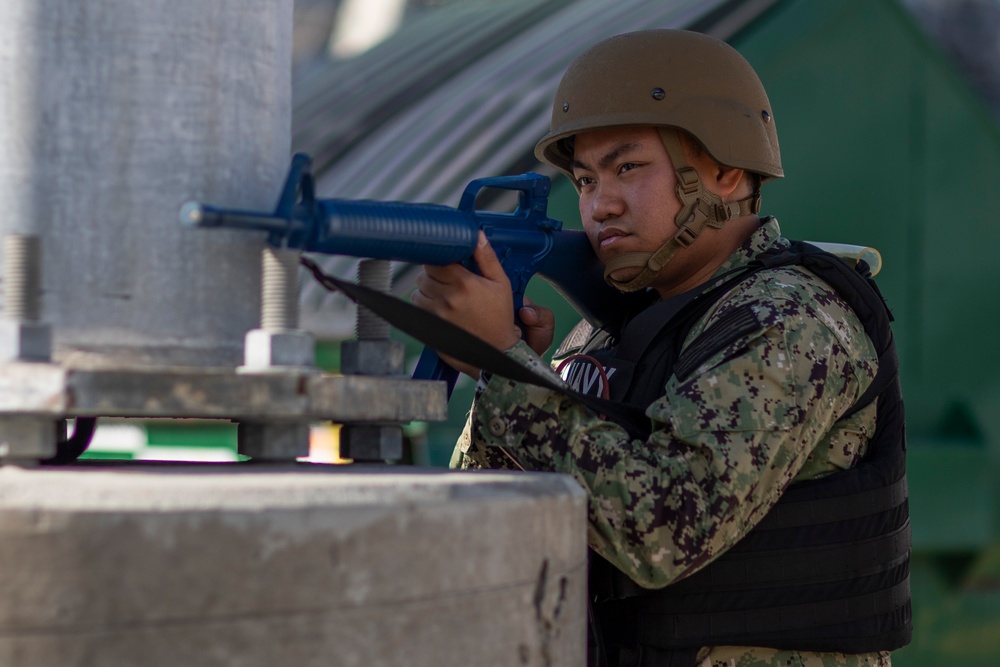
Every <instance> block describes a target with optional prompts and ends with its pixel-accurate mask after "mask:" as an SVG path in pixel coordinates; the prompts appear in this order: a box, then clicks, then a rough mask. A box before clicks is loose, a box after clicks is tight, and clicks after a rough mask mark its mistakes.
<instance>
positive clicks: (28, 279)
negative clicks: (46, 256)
mask: <svg viewBox="0 0 1000 667" xmlns="http://www.w3.org/2000/svg"><path fill="white" fill-rule="evenodd" d="M3 254H4V285H5V286H6V287H5V292H6V300H7V301H6V306H5V308H4V311H5V312H6V314H7V319H9V320H13V321H15V322H37V321H38V320H39V318H40V316H41V307H40V299H39V294H40V293H41V240H40V239H39V238H38V237H37V236H34V235H28V234H9V235H7V236H6V237H5V238H4V244H3Z"/></svg>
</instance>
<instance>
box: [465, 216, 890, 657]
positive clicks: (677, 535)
mask: <svg viewBox="0 0 1000 667" xmlns="http://www.w3.org/2000/svg"><path fill="white" fill-rule="evenodd" d="M786 243H787V242H786V241H784V240H783V239H782V238H781V237H780V232H779V228H778V224H777V221H775V220H774V219H768V220H766V221H765V222H764V224H762V226H761V227H760V228H759V229H758V230H757V231H756V232H755V233H754V234H753V235H752V236H751V237H750V238H749V239H748V240H747V242H746V243H745V244H744V245H743V246H742V247H741V248H740V249H739V250H738V251H737V252H736V253H734V254H733V255H732V256H731V257H730V258H729V259H728V260H727V261H726V263H725V264H724V265H723V266H721V267H720V268H719V270H718V271H717V272H716V275H720V274H722V273H724V272H725V271H728V270H730V269H732V268H734V267H737V266H740V265H742V264H745V263H747V262H749V261H750V260H752V259H753V258H754V257H755V256H756V255H758V254H759V253H761V252H763V251H765V250H767V249H768V248H770V247H772V246H774V245H776V244H782V245H784V244H786ZM744 305H749V306H750V307H751V308H752V309H753V310H754V312H755V313H756V314H757V317H758V319H759V321H760V323H761V325H760V328H759V329H758V330H757V331H755V332H753V333H750V334H747V335H745V336H743V337H741V338H738V339H736V340H735V341H733V342H732V343H730V344H729V345H728V346H727V347H726V348H725V349H724V350H722V351H720V352H718V353H717V354H715V355H714V356H713V357H711V358H709V359H708V360H707V361H705V362H704V363H703V364H702V365H701V366H700V367H699V368H698V370H697V371H695V372H694V373H692V374H691V375H690V376H688V379H687V380H686V381H684V382H680V381H678V380H677V378H676V377H671V378H670V380H669V381H668V382H667V384H666V386H665V388H664V392H663V396H662V398H660V399H659V400H657V401H656V402H654V403H653V404H652V405H650V406H649V408H648V409H647V411H646V414H647V415H648V416H649V417H650V419H651V420H652V422H653V432H652V434H651V435H650V437H649V438H648V439H647V440H645V441H639V440H631V439H630V438H629V437H628V435H627V434H626V432H625V430H624V429H623V428H621V427H620V426H618V425H617V424H615V423H612V422H608V421H604V420H602V419H600V418H599V417H597V416H595V415H594V414H593V413H591V412H590V411H589V410H588V409H587V408H585V407H583V406H582V405H580V404H579V403H577V402H576V401H574V400H573V399H571V398H568V397H566V396H563V395H562V394H559V393H557V392H553V391H550V390H548V389H543V388H540V387H534V386H529V385H525V384H520V383H516V382H512V381H509V380H507V379H505V378H502V377H492V378H489V379H486V378H484V379H483V380H481V381H480V383H479V386H478V387H477V391H476V399H475V402H474V404H473V409H472V411H471V413H470V416H469V422H468V424H467V425H466V429H465V432H464V433H463V435H462V437H461V439H460V440H459V443H458V446H457V447H456V451H455V455H454V456H453V459H452V465H453V467H460V468H469V467H489V468H523V469H525V470H547V471H555V472H560V473H565V474H568V475H571V476H573V477H574V478H575V479H576V480H577V481H578V482H579V483H580V484H582V485H583V486H584V487H585V488H586V489H587V491H588V499H589V506H588V510H589V529H588V539H589V543H590V546H591V547H592V548H593V549H594V550H595V551H596V552H597V553H599V554H600V555H601V556H603V557H604V558H606V559H607V560H608V561H610V562H611V563H613V564H614V565H615V566H616V567H618V568H619V569H621V570H622V571H623V572H624V573H625V574H627V575H628V576H629V577H631V578H632V579H633V580H635V581H636V582H637V583H639V584H640V585H642V586H645V587H648V588H658V587H662V586H666V585H667V584H670V583H671V582H672V581H675V580H677V579H679V578H681V577H683V576H685V575H687V574H691V573H693V572H695V571H697V570H698V569H700V568H701V567H703V566H705V565H706V564H707V563H709V562H710V561H711V560H713V559H714V558H715V557H717V556H719V555H720V554H721V553H722V552H724V551H725V550H726V549H728V548H729V547H731V546H732V545H733V544H735V543H736V542H737V541H738V540H740V539H741V538H742V537H743V536H744V535H746V533H747V532H748V531H750V529H751V528H753V527H754V526H755V525H756V524H757V523H758V522H759V521H760V520H761V518H762V517H763V516H764V515H765V514H766V513H767V512H768V510H769V509H770V508H771V507H772V506H773V505H774V503H775V502H776V501H777V500H778V498H779V496H780V495H781V494H782V492H783V491H784V489H785V487H786V486H788V484H789V483H791V482H793V481H798V480H805V479H812V478H815V477H819V476H822V475H825V474H828V473H831V472H833V471H836V470H839V469H843V468H848V467H851V466H853V465H854V464H855V463H856V462H857V461H858V460H859V458H860V457H861V456H862V455H863V454H864V451H865V447H866V444H867V442H868V440H869V438H870V436H871V435H872V434H873V433H874V427H875V405H874V404H873V405H870V406H868V407H866V408H865V409H863V410H861V411H859V412H858V413H856V414H855V415H853V416H852V417H850V418H848V419H844V420H840V421H838V417H839V416H840V415H841V414H843V413H844V412H845V411H846V410H847V409H848V408H849V407H851V405H852V404H853V403H854V402H855V400H856V399H857V398H858V397H859V396H860V395H861V393H862V392H863V391H864V390H865V388H866V387H867V386H868V385H869V383H870V382H871V380H872V378H874V376H875V371H876V369H877V356H876V353H875V350H874V348H873V346H872V344H871V341H870V340H869V339H868V337H867V336H866V335H865V333H864V328H863V326H862V325H861V322H860V321H859V320H858V319H857V317H856V316H855V315H854V313H853V312H852V311H851V310H850V308H849V307H848V306H847V304H846V303H844V301H843V300H842V299H841V298H840V297H839V296H838V295H837V294H836V293H835V292H834V291H833V290H832V289H831V288H830V287H828V286H827V285H826V284H825V283H823V282H822V281H820V280H819V279H818V278H816V277H815V276H813V275H812V274H811V273H809V272H808V271H807V270H805V269H802V268H801V267H784V268H780V269H774V270H768V271H762V272H760V273H757V274H756V275H755V276H753V277H751V278H749V279H747V280H745V281H743V282H742V283H741V284H739V285H737V286H736V287H735V288H733V290H732V291H731V292H730V293H729V294H727V295H726V297H725V298H723V299H722V300H721V301H719V302H718V303H717V304H716V306H715V307H714V309H713V310H711V311H709V312H708V313H706V315H705V316H704V317H703V318H702V320H701V321H700V322H698V323H697V324H696V325H695V326H694V328H693V329H692V330H691V332H690V334H689V336H688V338H687V342H690V341H692V340H694V339H695V338H696V337H697V335H698V334H699V333H701V332H702V331H704V330H705V328H706V327H708V326H709V325H711V324H712V323H713V322H715V321H717V320H718V319H720V318H721V317H723V316H725V315H726V313H728V312H730V311H731V310H733V309H736V308H739V307H741V306H744ZM508 354H510V355H511V356H513V357H514V358H516V359H518V360H519V361H521V362H522V363H524V364H526V365H529V366H532V367H534V368H535V369H536V370H540V371H541V372H545V373H549V374H551V376H552V377H557V376H556V375H555V371H553V370H552V369H550V368H549V367H548V366H547V365H546V364H545V363H544V362H543V361H542V360H541V359H540V358H539V357H538V356H537V355H535V354H534V353H533V352H532V351H531V350H530V349H529V348H528V347H527V345H526V344H525V343H523V342H521V343H519V344H518V345H516V346H515V347H514V348H512V349H511V350H510V351H509V352H508ZM699 660H700V662H699V665H701V666H704V667H709V666H711V667H722V666H723V665H725V666H726V667H771V666H774V667H777V666H778V665H781V666H786V665H802V666H804V667H834V666H838V667H855V666H858V667H860V666H862V665H888V664H889V657H888V654H884V655H879V654H871V655H864V656H843V655H833V654H815V653H813V654H807V653H798V652H788V651H774V650H771V649H761V648H738V647H715V648H711V649H704V650H703V651H702V652H701V654H700V655H699Z"/></svg>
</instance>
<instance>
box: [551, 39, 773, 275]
mask: <svg viewBox="0 0 1000 667" xmlns="http://www.w3.org/2000/svg"><path fill="white" fill-rule="evenodd" d="M625 126H652V127H657V128H660V136H661V137H662V138H663V143H664V146H665V147H666V149H667V153H668V154H669V155H670V159H671V161H672V162H673V165H674V169H675V171H676V172H677V196H678V198H679V199H680V201H681V210H680V212H679V213H678V215H677V218H676V223H677V227H678V229H679V231H678V232H677V234H676V235H674V236H673V237H672V238H671V239H670V240H668V241H667V243H666V244H664V245H663V247H661V248H660V249H659V250H658V251H657V252H655V253H627V254H624V255H621V256H618V257H615V258H614V259H613V260H612V262H609V263H608V266H607V267H605V278H606V279H607V280H608V282H610V283H611V284H612V285H614V286H615V287H618V288H619V289H621V290H623V291H632V290H637V289H641V288H643V287H646V286H647V285H648V284H649V283H650V282H651V281H652V280H653V278H655V277H656V275H657V274H658V273H659V271H660V269H662V268H663V266H664V265H665V264H666V262H667V261H668V260H669V259H670V258H671V257H672V256H673V255H674V253H675V252H677V250H679V249H680V248H683V247H687V246H688V245H690V244H691V243H693V242H694V240H695V239H696V238H697V237H698V235H699V234H700V233H701V231H702V229H704V227H705V225H706V224H707V225H710V226H713V227H721V226H722V225H723V224H724V223H725V222H726V220H729V219H730V218H732V217H734V216H737V215H747V214H749V213H757V212H758V211H759V210H760V195H759V193H756V192H755V193H754V194H753V195H752V196H751V197H748V198H746V199H742V200H740V201H737V202H730V203H724V202H722V200H721V199H720V198H719V197H718V196H717V195H715V194H714V193H712V192H710V191H708V190H707V189H706V188H705V187H704V185H703V184H702V183H701V179H700V178H699V177H698V173H697V172H696V171H695V170H694V169H693V168H692V167H690V166H689V165H688V163H687V160H686V158H685V156H684V151H683V150H682V148H681V144H680V140H679V138H678V135H677V130H683V131H684V132H687V133H688V134H689V135H691V136H692V137H694V138H695V139H696V140H697V141H698V142H699V143H700V144H701V145H702V146H703V147H704V149H705V150H706V151H707V152H708V154H709V155H711V156H712V157H713V158H714V159H715V160H716V161H717V162H719V163H720V164H723V165H726V166H728V167H736V168H739V169H744V170H746V171H748V172H751V173H753V174H757V175H758V176H759V177H760V178H761V179H762V180H766V179H769V178H781V177H782V176H783V175H784V172H783V171H782V169H781V155H780V153H779V151H778V135H777V133H776V132H775V128H774V115H773V113H772V112H771V105H770V103H769V102H768V99H767V94H766V93H765V92H764V87H763V85H761V82H760V79H759V78H758V77H757V74H756V72H754V71H753V68H752V67H750V64H749V63H748V62H747V61H746V60H745V59H744V58H743V56H741V55H740V54H739V53H738V52H737V51H736V50H735V49H733V48H732V47H731V46H729V45H728V44H726V43H725V42H722V41H719V40H717V39H715V38H713V37H709V36H707V35H703V34H701V33H696V32H690V31H686V30H665V29H664V30H645V31H640V32H632V33H626V34H622V35H616V36H615V37H611V38H610V39H606V40H604V41H603V42H599V43H598V44H596V45H594V46H592V47H591V48H590V49H588V50H587V51H585V52H583V53H582V54H581V55H579V56H577V58H576V59H575V60H574V61H573V62H572V63H571V64H570V66H569V68H568V69H567V70H566V73H565V74H564V75H563V78H562V81H561V83H560V84H559V88H558V90H557V91H556V96H555V100H554V103H553V105H552V122H551V125H550V127H551V129H550V131H549V133H548V134H547V135H545V136H544V137H543V138H542V140H541V141H539V142H538V145H537V146H535V155H536V156H537V157H538V159H539V160H541V161H543V162H546V163H548V164H550V165H552V166H553V167H555V168H556V169H559V170H560V171H562V172H563V173H565V174H567V175H569V177H570V179H571V180H572V177H573V173H572V166H571V164H572V160H573V154H572V151H573V149H572V142H571V138H572V137H573V135H575V134H576V133H578V132H581V131H584V130H593V129H598V128H606V127H625ZM637 266H642V267H644V270H643V271H642V272H641V273H640V274H639V275H638V276H636V277H635V278H634V279H632V280H630V281H628V282H618V281H615V280H614V279H612V278H611V277H610V275H609V274H610V273H612V272H614V271H616V270H618V269H621V268H624V267H637Z"/></svg>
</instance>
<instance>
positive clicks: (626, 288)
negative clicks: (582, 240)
mask: <svg viewBox="0 0 1000 667" xmlns="http://www.w3.org/2000/svg"><path fill="white" fill-rule="evenodd" d="M659 131H660V139H661V140H662V141H663V146H664V148H666V149H667V155H669V156H670V161H671V162H673V165H674V172H675V173H676V175H677V198H678V199H679V200H680V202H681V208H680V210H679V211H678V212H677V217H675V218H674V223H675V224H676V225H677V233H676V234H674V235H673V236H671V237H670V238H669V239H667V242H666V243H664V244H663V245H662V246H660V248H659V250H657V251H656V252H653V253H648V252H629V253H625V254H622V255H618V256H616V257H612V258H611V259H609V260H608V262H607V263H606V264H605V265H604V280H605V281H607V282H608V284H610V285H611V286H613V287H616V288H618V289H619V290H621V291H622V292H635V291H637V290H640V289H643V288H645V287H648V286H649V284H650V283H652V282H653V280H654V279H655V278H656V276H657V275H658V274H659V273H660V271H661V270H662V269H663V267H664V266H666V265H667V262H669V261H670V259H671V258H672V257H673V256H674V255H675V254H676V253H677V251H678V250H680V249H681V248H687V247H688V246H689V245H691V244H692V243H694V241H695V239H697V238H698V236H699V235H700V234H701V232H702V231H703V230H704V229H705V227H706V226H708V227H714V228H716V229H718V228H720V227H722V225H724V224H725V223H726V221H728V220H729V219H731V218H734V217H739V216H744V215H749V214H751V213H753V214H756V213H757V212H759V211H760V194H759V193H754V194H752V195H750V196H749V197H746V198H744V199H740V200H738V201H734V202H728V203H726V202H723V201H722V198H721V197H719V195H717V194H715V193H714V192H710V191H709V190H708V189H707V188H706V187H705V185H704V183H702V182H701V179H700V178H699V177H698V172H697V171H695V169H694V167H692V166H691V165H689V164H688V162H687V158H686V157H685V156H684V148H683V146H682V145H681V140H680V136H679V135H678V131H677V130H674V129H673V128H669V127H663V128H659ZM638 267H641V268H642V270H641V271H640V272H639V274H638V275H637V276H635V277H634V278H632V279H631V280H624V281H619V280H615V279H614V278H612V277H611V274H612V273H615V272H616V271H619V270H620V269H625V268H638Z"/></svg>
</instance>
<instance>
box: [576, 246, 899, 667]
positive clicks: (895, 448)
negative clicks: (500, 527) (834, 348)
mask: <svg viewBox="0 0 1000 667" xmlns="http://www.w3.org/2000/svg"><path fill="white" fill-rule="evenodd" d="M788 265H801V266H803V267H805V268H807V269H809V270H810V271H811V272H812V273H814V274H816V275H817V276H819V278H820V279H822V280H823V281H824V282H826V283H827V284H829V285H830V286H831V287H832V288H833V289H834V290H836V291H837V293H838V294H840V296H841V297H842V298H843V299H844V300H845V301H846V302H847V303H848V304H849V305H850V307H851V309H852V310H853V311H854V312H855V313H856V314H857V315H858V317H859V319H860V320H861V322H862V323H863V325H864V328H865V332H866V334H867V335H868V336H869V338H870V339H871V340H872V342H873V343H874V345H875V348H876V350H877V352H878V359H879V365H878V372H877V374H876V377H875V379H874V380H873V381H872V384H871V385H870V387H869V388H868V390H866V391H865V393H864V394H863V395H862V396H861V397H860V398H859V399H858V401H857V402H856V403H855V404H854V405H853V406H852V407H851V408H850V409H849V410H848V412H847V413H845V414H844V415H842V416H841V418H844V417H847V416H849V415H850V414H853V413H854V412H856V411H858V410H860V409H862V408H864V407H865V406H867V405H869V404H870V403H871V402H872V401H874V400H875V399H876V398H878V403H877V407H876V431H875V434H874V435H873V437H872V439H871V441H870V442H869V444H868V450H867V453H866V455H865V457H864V458H863V459H862V460H861V461H860V462H859V464H858V465H857V466H856V467H854V468H852V469H849V470H843V471H839V472H836V473H834V474H831V475H829V476H826V477H823V478H820V479H816V480H810V481H804V482H799V483H796V484H793V485H792V486H790V487H789V488H788V489H787V490H786V492H785V493H784V494H783V495H782V497H781V499H780V500H779V502H778V503H777V505H776V506H775V507H774V508H772V510H771V511H770V512H769V513H768V514H767V515H766V516H765V517H764V519H763V520H762V521H761V523H760V524H759V525H757V526H756V527H755V528H754V529H753V530H752V531H751V532H750V533H749V534H748V535H747V536H746V537H745V538H744V539H742V540H741V541H740V542H738V543H737V544H736V545H734V546H733V547H732V548H731V549H729V550H728V551H727V552H726V553H724V554H723V555H721V556H720V557H719V558H717V559H716V560H714V561H713V562H712V563H710V564H709V565H707V566H706V567H705V568H703V569H702V570H700V571H698V572H696V573H695V574H693V575H690V576H687V577H685V578H683V579H681V580H679V581H677V582H675V583H673V584H670V585H669V586H666V587H665V588H662V589H657V590H650V589H645V588H642V587H640V586H638V585H637V584H635V583H634V582H632V580H631V579H629V578H628V577H627V576H625V575H624V574H623V573H621V572H620V571H619V570H617V569H616V568H615V567H613V566H612V565H610V564H609V563H608V562H607V561H605V560H604V559H602V558H600V556H598V555H597V554H595V553H591V565H590V596H591V603H592V608H591V611H592V626H593V627H592V631H593V632H592V635H593V636H594V637H597V642H596V643H597V644H598V646H597V647H596V648H597V650H598V652H600V653H601V654H602V656H610V658H608V657H605V658H604V659H605V660H609V661H610V662H611V664H619V663H621V664H624V663H630V664H636V665H681V664H691V665H693V664H694V653H695V652H696V651H697V650H698V648H700V647H702V646H762V647H771V648H776V649H786V650H800V651H835V652H842V653H866V652H871V651H881V650H893V649H896V648H899V647H901V646H904V645H906V644H907V643H909V640H910V636H911V617H910V591H909V552H910V524H909V513H908V508H907V490H906V469H905V437H904V424H903V401H902V396H901V394H900V389H899V380H898V359H897V357H896V350H895V345H894V343H893V338H892V332H891V330H890V327H889V323H890V321H891V315H890V314H889V311H888V309H887V308H886V306H885V303H884V301H883V300H882V297H881V294H880V293H879V292H878V289H877V287H876V286H875V284H874V282H873V281H872V280H871V278H870V277H869V276H868V275H867V267H866V266H864V265H863V263H862V264H861V265H859V267H858V270H855V268H853V267H851V266H849V265H848V264H847V263H845V262H844V261H842V260H840V259H839V258H837V257H835V256H833V255H831V254H829V253H826V252H824V251H822V250H819V249H817V248H815V247H814V246H810V245H808V244H804V243H799V242H794V243H793V244H792V247H791V249H787V250H785V249H775V250H772V251H769V252H766V253H764V254H763V255H762V256H761V257H759V258H758V259H757V260H756V261H754V262H752V263H751V264H749V265H747V266H746V267H744V268H742V269H739V270H737V271H734V272H733V273H731V274H729V275H727V276H726V277H724V278H722V279H721V280H722V282H721V284H719V281H716V282H715V283H714V284H713V285H710V286H709V287H708V288H707V289H706V288H701V289H699V290H695V291H693V292H691V293H687V294H683V295H680V296H678V297H674V298H673V299H668V300H666V301H661V302H657V303H655V304H653V305H650V306H649V307H647V308H646V309H644V310H642V311H641V312H639V313H638V314H637V315H636V316H635V317H634V318H632V319H631V321H629V322H627V323H626V324H625V325H624V326H623V327H622V328H621V329H620V333H619V334H618V335H615V334H613V333H609V332H606V331H596V332H591V333H590V334H589V335H587V336H586V342H585V343H584V344H583V345H582V346H580V345H579V343H580V342H581V339H583V338H584V337H583V336H580V335H579V334H580V332H579V331H578V332H576V334H577V336H576V340H575V341H574V340H573V336H572V335H571V337H570V339H569V340H568V343H569V345H567V344H564V345H563V350H560V352H564V351H565V348H567V347H572V346H573V344H574V343H576V345H577V351H578V352H580V353H582V354H587V355H590V356H594V357H597V358H598V359H602V358H603V361H605V362H609V363H608V364H607V365H608V366H609V367H610V368H609V370H610V371H611V372H610V374H609V375H608V377H607V378H606V379H607V381H608V383H609V385H610V387H609V388H608V389H609V393H610V398H611V400H613V401H616V402H622V403H625V404H627V405H631V406H634V407H635V408H639V409H642V410H645V408H646V407H648V406H649V405H650V404H651V403H652V402H653V401H654V400H656V399H658V398H659V397H660V396H661V395H662V393H663V388H664V386H665V385H666V381H667V379H668V378H669V377H670V376H671V375H676V376H677V377H678V378H679V379H681V380H683V379H685V377H686V376H687V375H688V374H690V373H691V372H693V371H694V370H695V369H696V368H697V367H698V366H699V365H700V364H701V362H703V361H704V360H706V359H708V358H709V357H710V356H712V355H713V354H714V353H716V352H718V351H719V350H721V349H723V348H724V347H725V345H727V344H728V343H729V342H731V341H732V340H734V339H735V338H737V337H739V336H741V335H744V334H745V333H747V332H750V331H753V330H754V328H755V327H758V326H759V325H758V324H757V321H756V318H755V317H754V316H753V314H752V312H747V311H748V310H749V309H747V310H745V311H741V310H739V309H737V310H736V311H734V312H732V313H730V314H728V315H726V316H724V317H723V318H722V319H721V320H720V321H718V322H716V323H714V324H713V325H712V326H711V327H709V328H708V329H707V330H706V331H705V332H703V333H702V334H701V335H699V337H698V338H697V339H696V340H694V341H692V342H691V343H690V344H689V345H688V346H687V347H686V348H685V349H684V351H683V354H682V353H681V349H682V345H683V343H684V341H685V339H686V338H687V335H688V333H689V331H690V330H691V328H692V326H693V325H694V324H695V322H697V321H698V320H699V319H700V318H701V317H702V316H703V315H704V314H705V313H706V312H707V311H708V310H709V309H710V308H711V307H712V306H713V305H714V304H715V303H717V302H718V301H719V299H721V298H722V296H723V295H725V294H726V293H727V292H728V291H729V290H731V289H732V288H733V287H734V286H735V285H736V284H737V283H739V282H740V281H742V280H745V279H746V278H748V277H749V276H751V275H753V274H755V273H757V272H758V271H761V270H766V269H769V268H775V267H781V266H788ZM570 351H572V350H570ZM588 368H589V366H588V365H587V364H581V365H579V366H577V367H575V368H574V367H573V366H571V367H570V368H569V373H570V378H571V379H572V376H573V374H574V373H577V374H578V376H579V374H581V373H587V372H590V371H588ZM577 379H578V380H583V381H582V382H577V384H578V385H586V384H587V381H590V382H591V383H596V384H597V385H600V384H601V383H603V382H604V380H603V379H601V378H595V377H593V376H591V377H586V378H581V377H577ZM628 426H629V427H630V431H631V432H633V433H635V432H636V431H639V432H643V431H644V432H645V433H646V434H647V435H648V432H649V428H650V426H649V424H648V423H646V424H641V425H636V424H631V425H628ZM593 648H594V647H593V646H592V649H593ZM599 663H600V660H598V664H599Z"/></svg>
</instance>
